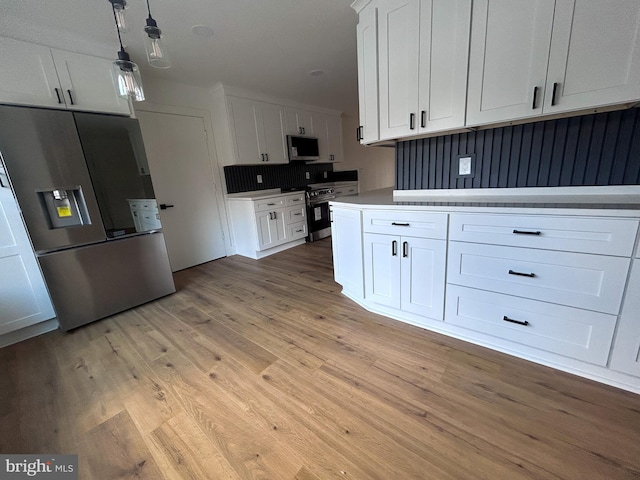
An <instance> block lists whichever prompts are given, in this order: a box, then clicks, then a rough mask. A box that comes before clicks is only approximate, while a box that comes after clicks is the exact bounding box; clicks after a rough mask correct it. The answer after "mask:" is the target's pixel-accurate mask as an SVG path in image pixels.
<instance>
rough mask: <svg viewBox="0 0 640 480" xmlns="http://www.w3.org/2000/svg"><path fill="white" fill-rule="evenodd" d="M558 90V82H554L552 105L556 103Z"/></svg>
mask: <svg viewBox="0 0 640 480" xmlns="http://www.w3.org/2000/svg"><path fill="white" fill-rule="evenodd" d="M557 92H558V82H554V84H553V91H552V92H551V106H552V107H553V106H554V105H555V104H556V93H557Z"/></svg>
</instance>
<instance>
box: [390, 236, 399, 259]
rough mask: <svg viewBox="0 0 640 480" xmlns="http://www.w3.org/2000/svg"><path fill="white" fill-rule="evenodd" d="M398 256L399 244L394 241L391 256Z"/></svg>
mask: <svg viewBox="0 0 640 480" xmlns="http://www.w3.org/2000/svg"><path fill="white" fill-rule="evenodd" d="M396 255H398V242H397V241H396V240H394V241H393V242H391V256H392V257H395V256H396Z"/></svg>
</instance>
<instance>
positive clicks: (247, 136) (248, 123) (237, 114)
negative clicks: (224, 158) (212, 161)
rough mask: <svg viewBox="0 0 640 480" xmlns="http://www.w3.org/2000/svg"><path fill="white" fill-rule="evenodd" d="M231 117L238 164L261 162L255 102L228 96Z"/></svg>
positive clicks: (232, 135)
mask: <svg viewBox="0 0 640 480" xmlns="http://www.w3.org/2000/svg"><path fill="white" fill-rule="evenodd" d="M228 108H229V115H230V117H231V137H232V142H233V149H234V153H235V157H236V158H235V162H234V163H237V164H243V163H245V164H252V163H261V161H262V157H261V156H260V153H263V152H260V144H259V142H258V126H257V124H256V111H255V102H253V101H251V100H247V99H245V98H238V97H228Z"/></svg>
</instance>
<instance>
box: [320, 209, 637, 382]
mask: <svg viewBox="0 0 640 480" xmlns="http://www.w3.org/2000/svg"><path fill="white" fill-rule="evenodd" d="M332 208H333V214H334V230H335V234H334V235H335V236H334V241H333V248H334V252H333V258H334V269H335V276H336V281H337V282H338V283H341V284H342V285H343V286H345V288H344V289H343V293H345V294H346V295H347V296H349V297H350V298H352V299H354V300H355V301H357V302H358V303H360V304H361V305H363V306H364V307H365V308H367V309H369V310H371V311H374V312H376V313H380V314H383V315H387V316H390V317H392V318H395V319H398V320H401V321H404V322H408V323H411V324H415V325H419V326H422V327H425V328H429V329H432V330H435V331H437V332H440V333H444V334H447V335H451V336H453V337H457V338H461V339H464V340H466V341H470V342H473V343H476V344H479V345H483V346H485V347H489V348H493V349H496V350H499V351H502V352H505V353H508V354H511V355H515V356H518V357H521V358H525V359H528V360H532V361H534V362H537V363H542V364H545V365H549V366H551V367H554V368H558V369H561V370H565V371H568V372H571V373H574V374H577V375H581V376H585V377H588V378H591V379H594V380H597V381H600V382H604V383H609V384H611V385H616V386H618V387H621V388H624V389H627V390H631V391H635V392H637V393H640V295H638V292H640V258H638V257H639V254H638V253H636V254H635V255H636V258H634V259H633V260H632V259H631V257H632V255H633V250H634V246H635V245H637V236H638V227H639V225H640V222H639V220H638V218H632V217H627V218H615V217H613V216H612V215H608V214H606V213H605V214H604V215H600V216H598V215H593V216H585V215H584V213H585V212H584V211H581V212H580V213H577V214H576V215H570V214H568V213H565V212H563V215H557V214H553V210H549V212H550V214H545V211H546V210H542V209H536V211H535V212H533V211H532V213H531V214H522V213H518V214H510V213H505V212H504V211H502V212H501V213H500V214H496V213H489V212H483V213H480V212H478V213H475V212H474V211H473V207H469V208H468V209H467V210H466V211H464V212H446V208H445V209H443V210H445V211H442V212H436V211H431V210H420V209H415V207H413V208H414V209H415V210H404V209H386V210H383V209H384V207H381V206H359V205H357V204H355V203H354V204H350V203H349V201H348V200H347V199H345V200H344V201H337V203H334V204H333V205H332ZM409 208H411V207H409ZM594 213H595V212H594ZM360 218H361V219H362V223H361V227H360ZM360 248H361V249H362V254H361V255H360V254H359V252H360V250H359V249H360ZM635 248H636V250H637V247H635ZM632 261H633V262H634V264H633V265H632V266H631V262H632ZM630 266H631V270H630ZM347 285H350V287H349V288H347ZM358 286H360V288H358ZM363 286H364V288H363ZM445 292H446V294H445ZM442 320H444V321H442Z"/></svg>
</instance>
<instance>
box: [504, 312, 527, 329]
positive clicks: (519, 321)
mask: <svg viewBox="0 0 640 480" xmlns="http://www.w3.org/2000/svg"><path fill="white" fill-rule="evenodd" d="M502 320H504V321H505V322H511V323H517V324H518V325H524V326H525V327H526V326H527V325H529V322H527V321H526V320H525V321H524V322H523V321H521V320H514V319H513V318H509V317H507V316H506V315H505V316H504V317H502Z"/></svg>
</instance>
